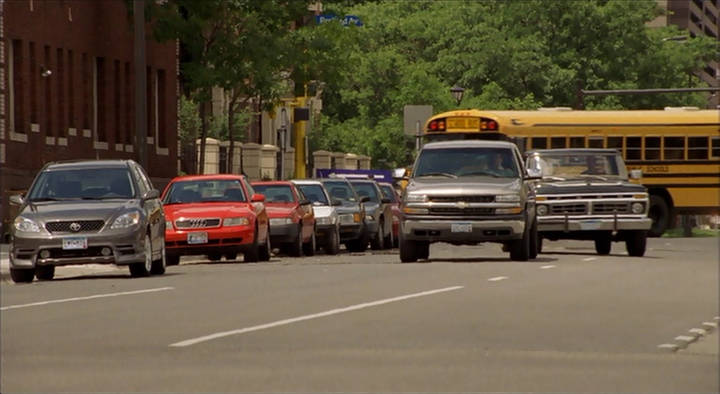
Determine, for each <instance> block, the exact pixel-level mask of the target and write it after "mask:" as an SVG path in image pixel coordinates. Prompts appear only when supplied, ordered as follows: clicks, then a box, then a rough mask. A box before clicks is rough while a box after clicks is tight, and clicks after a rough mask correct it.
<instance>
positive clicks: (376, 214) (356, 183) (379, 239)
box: [350, 179, 394, 250]
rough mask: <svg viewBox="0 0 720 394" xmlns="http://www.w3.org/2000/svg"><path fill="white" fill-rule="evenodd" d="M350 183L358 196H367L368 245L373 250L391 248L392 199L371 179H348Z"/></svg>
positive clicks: (392, 241) (392, 240) (366, 222)
mask: <svg viewBox="0 0 720 394" xmlns="http://www.w3.org/2000/svg"><path fill="white" fill-rule="evenodd" d="M350 183H351V184H352V186H353V188H354V189H355V192H356V193H357V194H358V195H359V196H361V197H367V198H368V201H367V202H365V224H366V225H367V231H368V238H369V239H370V247H371V248H372V249H375V250H377V249H389V248H392V246H393V243H394V239H393V232H392V217H393V216H392V207H391V206H390V203H391V202H392V201H390V199H389V198H387V197H385V196H384V195H383V193H382V190H380V186H378V184H377V182H375V181H374V180H372V179H350Z"/></svg>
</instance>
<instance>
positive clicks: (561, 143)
mask: <svg viewBox="0 0 720 394" xmlns="http://www.w3.org/2000/svg"><path fill="white" fill-rule="evenodd" d="M563 148H565V137H551V138H550V149H563Z"/></svg>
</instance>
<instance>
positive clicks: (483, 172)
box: [413, 148, 519, 178]
mask: <svg viewBox="0 0 720 394" xmlns="http://www.w3.org/2000/svg"><path fill="white" fill-rule="evenodd" d="M413 174H414V177H429V176H439V177H448V178H457V177H465V176H491V177H497V178H515V177H517V176H518V174H519V171H518V168H517V165H516V163H515V160H514V159H513V151H512V150H510V149H507V148H442V149H426V150H423V151H422V152H421V153H420V156H418V159H417V163H416V164H415V169H414V171H413Z"/></svg>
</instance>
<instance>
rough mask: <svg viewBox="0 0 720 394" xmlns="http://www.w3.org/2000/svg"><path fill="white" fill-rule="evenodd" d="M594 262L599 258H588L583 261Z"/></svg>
mask: <svg viewBox="0 0 720 394" xmlns="http://www.w3.org/2000/svg"><path fill="white" fill-rule="evenodd" d="M593 260H597V257H588V258H585V259H583V261H593Z"/></svg>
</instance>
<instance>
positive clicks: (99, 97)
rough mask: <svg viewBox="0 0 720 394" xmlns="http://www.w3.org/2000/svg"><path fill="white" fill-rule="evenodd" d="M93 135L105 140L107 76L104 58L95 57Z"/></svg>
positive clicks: (97, 139) (102, 140)
mask: <svg viewBox="0 0 720 394" xmlns="http://www.w3.org/2000/svg"><path fill="white" fill-rule="evenodd" d="M94 75H95V81H94V82H95V83H94V85H95V111H94V115H95V135H96V141H98V142H107V130H106V127H107V122H106V119H107V108H106V107H107V106H106V105H105V99H106V97H107V86H106V82H107V77H106V75H105V58H104V57H96V58H95V73H94Z"/></svg>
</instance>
